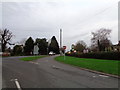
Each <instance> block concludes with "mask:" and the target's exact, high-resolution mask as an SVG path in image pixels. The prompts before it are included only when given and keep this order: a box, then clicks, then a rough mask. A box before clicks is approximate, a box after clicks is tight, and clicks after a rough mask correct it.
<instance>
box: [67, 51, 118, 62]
mask: <svg viewBox="0 0 120 90" xmlns="http://www.w3.org/2000/svg"><path fill="white" fill-rule="evenodd" d="M66 55H67V56H74V57H79V58H95V59H107V60H120V52H91V53H70V54H68V53H66Z"/></svg>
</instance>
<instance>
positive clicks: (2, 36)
mask: <svg viewBox="0 0 120 90" xmlns="http://www.w3.org/2000/svg"><path fill="white" fill-rule="evenodd" d="M12 37H13V34H12V32H10V31H9V30H8V29H3V30H0V41H1V44H2V52H4V51H5V49H6V45H7V44H9V45H12V44H11V43H10V41H11V39H12Z"/></svg>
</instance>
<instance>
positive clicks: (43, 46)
mask: <svg viewBox="0 0 120 90" xmlns="http://www.w3.org/2000/svg"><path fill="white" fill-rule="evenodd" d="M35 44H38V47H39V51H38V52H39V54H42V55H45V54H47V44H48V43H47V41H46V38H42V39H40V38H37V39H36V42H35Z"/></svg>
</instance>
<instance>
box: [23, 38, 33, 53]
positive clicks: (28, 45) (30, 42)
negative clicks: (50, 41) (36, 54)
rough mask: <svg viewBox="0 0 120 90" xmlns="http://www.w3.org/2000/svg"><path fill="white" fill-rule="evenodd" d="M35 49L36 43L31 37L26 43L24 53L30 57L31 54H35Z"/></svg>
mask: <svg viewBox="0 0 120 90" xmlns="http://www.w3.org/2000/svg"><path fill="white" fill-rule="evenodd" d="M33 48H34V41H33V39H32V37H29V38H28V39H27V40H26V42H25V46H24V53H25V54H26V55H30V54H31V53H33Z"/></svg>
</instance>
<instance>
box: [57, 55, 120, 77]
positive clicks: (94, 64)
mask: <svg viewBox="0 0 120 90" xmlns="http://www.w3.org/2000/svg"><path fill="white" fill-rule="evenodd" d="M55 60H57V61H60V62H63V63H66V64H70V65H74V66H78V67H82V68H87V69H91V70H95V71H100V72H104V73H109V74H113V75H119V76H120V73H118V63H120V61H115V60H99V59H87V58H76V57H70V56H66V60H64V57H63V56H58V57H55Z"/></svg>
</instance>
